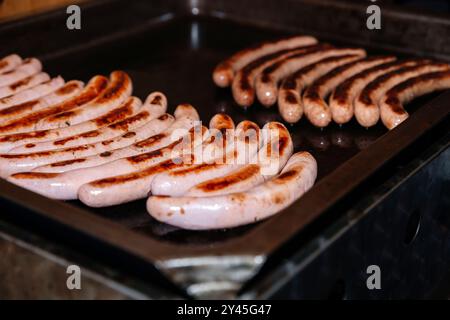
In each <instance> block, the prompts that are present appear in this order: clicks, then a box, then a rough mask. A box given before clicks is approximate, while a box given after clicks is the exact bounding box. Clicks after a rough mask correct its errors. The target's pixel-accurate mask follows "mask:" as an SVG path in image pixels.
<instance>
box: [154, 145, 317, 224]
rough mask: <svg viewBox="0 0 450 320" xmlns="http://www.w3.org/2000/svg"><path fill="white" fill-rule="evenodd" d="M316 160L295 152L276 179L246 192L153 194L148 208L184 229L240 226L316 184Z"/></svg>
mask: <svg viewBox="0 0 450 320" xmlns="http://www.w3.org/2000/svg"><path fill="white" fill-rule="evenodd" d="M316 176H317V163H316V161H315V159H314V158H313V157H312V156H311V154H309V153H308V152H298V153H296V154H294V155H293V156H292V157H291V158H290V159H289V161H288V163H287V164H286V166H285V167H284V169H283V171H282V172H281V174H279V175H277V176H276V177H275V178H273V179H271V180H269V181H267V182H265V183H263V184H261V185H259V186H256V187H254V188H252V189H250V190H247V191H245V192H237V193H231V194H227V195H222V196H212V197H167V196H151V197H149V199H148V200H147V210H148V212H149V213H150V215H151V216H152V217H153V218H155V219H156V220H158V221H161V222H164V223H167V224H170V225H173V226H177V227H180V228H183V229H192V230H207V229H222V228H231V227H237V226H240V225H244V224H248V223H253V222H256V221H259V220H262V219H265V218H268V217H269V216H272V215H274V214H276V213H278V212H280V211H281V210H283V209H284V208H286V207H288V206H289V205H291V204H292V203H293V202H294V201H296V200H297V199H298V198H300V197H301V196H302V195H303V194H304V193H305V192H306V191H308V190H309V189H310V188H311V187H312V186H313V184H314V181H315V179H316Z"/></svg>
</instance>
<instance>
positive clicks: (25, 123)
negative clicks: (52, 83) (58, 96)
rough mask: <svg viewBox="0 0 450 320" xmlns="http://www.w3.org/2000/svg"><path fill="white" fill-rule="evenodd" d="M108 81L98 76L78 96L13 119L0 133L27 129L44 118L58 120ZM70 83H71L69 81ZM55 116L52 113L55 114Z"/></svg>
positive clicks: (93, 94) (98, 91)
mask: <svg viewBox="0 0 450 320" xmlns="http://www.w3.org/2000/svg"><path fill="white" fill-rule="evenodd" d="M107 83H108V79H107V78H105V77H103V76H96V77H94V78H93V79H92V80H91V81H90V83H89V84H88V86H86V88H85V89H84V90H83V91H82V92H81V93H80V94H79V95H77V96H75V97H73V98H70V99H69V100H66V101H64V102H62V103H60V104H57V105H55V106H50V107H48V108H45V109H43V110H39V111H36V112H33V113H31V114H28V115H26V116H24V117H22V118H19V119H17V120H13V121H11V122H9V123H7V124H6V125H3V126H0V133H8V132H11V131H15V130H20V129H26V128H29V127H31V126H34V125H35V124H36V123H37V122H38V121H40V120H42V119H44V118H45V119H46V121H49V122H51V121H56V120H58V118H59V117H58V114H59V113H62V112H64V111H67V110H71V109H75V108H77V107H80V106H82V105H84V104H86V103H88V102H89V101H91V100H93V99H94V98H96V97H97V96H98V94H99V93H100V92H101V91H102V90H104V89H105V87H106V85H107ZM68 85H71V84H70V83H68ZM26 107H27V108H30V106H26ZM17 108H18V109H19V108H25V107H23V106H20V107H19V106H17ZM16 112H17V111H16ZM55 114H56V116H53V117H52V115H55Z"/></svg>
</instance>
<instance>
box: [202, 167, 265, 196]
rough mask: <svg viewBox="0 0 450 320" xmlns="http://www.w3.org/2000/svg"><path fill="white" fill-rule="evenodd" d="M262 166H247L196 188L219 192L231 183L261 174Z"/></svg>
mask: <svg viewBox="0 0 450 320" xmlns="http://www.w3.org/2000/svg"><path fill="white" fill-rule="evenodd" d="M259 170H260V167H259V166H258V165H256V164H251V165H248V166H245V167H244V168H242V169H239V170H237V171H236V172H234V173H232V174H229V175H227V176H226V177H221V178H216V179H212V180H209V181H206V182H203V183H201V184H198V185H197V186H196V189H198V190H201V191H203V192H206V193H208V192H217V191H219V190H223V189H226V188H228V187H230V186H231V185H234V184H237V183H239V182H241V181H243V180H247V179H249V178H251V177H253V176H255V175H257V174H259Z"/></svg>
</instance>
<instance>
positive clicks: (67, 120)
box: [36, 71, 133, 130]
mask: <svg viewBox="0 0 450 320" xmlns="http://www.w3.org/2000/svg"><path fill="white" fill-rule="evenodd" d="M132 90H133V86H132V83H131V79H130V77H129V76H128V75H127V74H126V73H125V72H123V71H114V72H112V73H111V76H110V82H109V85H108V87H107V88H106V89H105V90H104V91H103V92H102V93H101V94H100V95H99V96H98V97H97V98H96V99H95V100H94V101H92V102H90V103H88V104H85V105H84V106H82V107H79V108H75V109H72V110H70V111H66V112H63V113H60V114H56V115H53V116H49V117H47V118H45V119H42V120H41V121H39V122H38V123H37V125H36V129H37V130H46V129H53V128H63V127H68V126H72V125H74V124H78V123H81V122H84V121H87V120H90V119H94V118H96V117H99V116H101V115H103V114H105V113H108V112H110V111H111V110H113V109H115V108H117V107H118V106H120V105H121V104H122V103H124V102H125V101H126V100H127V99H128V98H129V97H130V95H131V92H132Z"/></svg>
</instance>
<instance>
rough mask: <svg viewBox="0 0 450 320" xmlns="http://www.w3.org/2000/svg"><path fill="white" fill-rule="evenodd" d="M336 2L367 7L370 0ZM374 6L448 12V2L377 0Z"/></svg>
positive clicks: (437, 0) (445, 0)
mask: <svg viewBox="0 0 450 320" xmlns="http://www.w3.org/2000/svg"><path fill="white" fill-rule="evenodd" d="M337 1H347V2H358V3H361V2H362V1H366V2H367V4H368V5H369V4H370V3H371V1H370V0H337ZM375 4H377V5H379V6H380V7H381V8H382V7H383V4H389V5H392V4H393V5H401V6H405V7H409V8H415V9H426V10H430V11H435V12H442V13H449V12H450V1H449V0H377V1H376V2H375Z"/></svg>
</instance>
